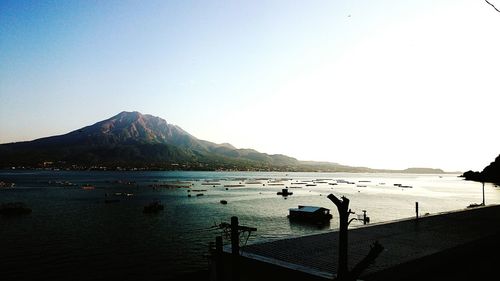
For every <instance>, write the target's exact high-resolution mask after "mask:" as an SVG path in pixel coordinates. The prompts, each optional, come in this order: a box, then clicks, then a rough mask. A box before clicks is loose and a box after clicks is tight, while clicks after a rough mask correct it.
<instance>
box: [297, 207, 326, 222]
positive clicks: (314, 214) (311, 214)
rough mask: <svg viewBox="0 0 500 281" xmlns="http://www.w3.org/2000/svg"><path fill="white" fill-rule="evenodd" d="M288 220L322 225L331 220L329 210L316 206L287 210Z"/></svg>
mask: <svg viewBox="0 0 500 281" xmlns="http://www.w3.org/2000/svg"><path fill="white" fill-rule="evenodd" d="M288 211H289V214H288V218H289V219H290V220H299V221H305V222H311V223H323V222H328V221H329V220H331V219H332V215H331V214H330V209H327V208H323V207H317V206H301V205H299V207H298V208H291V209H288Z"/></svg>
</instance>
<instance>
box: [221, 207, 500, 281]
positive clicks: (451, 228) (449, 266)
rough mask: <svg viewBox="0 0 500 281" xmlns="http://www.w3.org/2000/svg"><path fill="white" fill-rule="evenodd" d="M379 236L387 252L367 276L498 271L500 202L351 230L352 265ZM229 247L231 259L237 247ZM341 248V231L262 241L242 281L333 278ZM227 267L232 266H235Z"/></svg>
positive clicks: (252, 249)
mask: <svg viewBox="0 0 500 281" xmlns="http://www.w3.org/2000/svg"><path fill="white" fill-rule="evenodd" d="M375 241H379V242H380V244H382V246H383V247H384V251H383V252H382V253H381V254H380V255H379V256H378V258H377V259H376V261H375V263H374V264H372V265H371V266H370V267H368V269H367V270H365V271H364V272H363V274H362V275H361V277H360V279H361V280H429V279H441V280H449V279H450V278H453V279H454V280H475V279H476V280H478V279H481V278H485V277H486V276H489V274H492V273H493V274H495V275H497V273H496V272H495V269H496V267H497V266H498V265H497V264H498V261H499V260H500V258H499V255H500V206H498V205H495V206H486V207H478V208H473V209H465V210H460V211H454V212H447V213H440V214H435V215H427V216H423V217H418V218H409V219H403V220H398V221H391V222H385V223H378V224H371V225H366V226H361V227H358V228H353V229H349V246H348V252H349V260H348V266H349V268H352V267H353V266H354V265H356V263H358V262H359V261H360V260H361V259H363V257H364V256H365V255H366V254H367V253H368V252H369V250H370V246H371V245H372V244H373V243H374V242H375ZM224 252H225V253H226V254H225V256H226V258H229V255H228V254H229V253H231V249H230V248H229V247H227V248H225V249H224ZM337 253H338V232H336V231H332V232H328V233H322V234H316V235H308V236H303V237H298V238H290V239H283V240H277V241H272V242H266V243H257V244H253V245H248V246H244V247H242V248H241V251H240V257H239V268H240V271H241V272H240V274H238V275H239V276H241V280H268V279H269V280H272V279H276V280H287V281H289V280H332V279H333V278H334V277H335V276H336V273H337V270H338V269H337V266H338V255H337ZM225 264H226V265H229V263H227V262H225ZM224 267H225V269H224V271H226V272H227V271H231V267H230V266H224ZM225 275H226V276H227V277H229V276H231V275H230V274H229V275H228V274H227V273H226V274H225ZM271 278H272V279H271ZM222 279H223V280H231V279H230V278H222Z"/></svg>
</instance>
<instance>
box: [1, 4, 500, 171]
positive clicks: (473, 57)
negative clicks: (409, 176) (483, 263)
mask: <svg viewBox="0 0 500 281" xmlns="http://www.w3.org/2000/svg"><path fill="white" fill-rule="evenodd" d="M489 2H490V3H492V4H494V5H496V7H500V0H496V1H493V0H491V1H489ZM499 35H500V13H499V12H497V11H495V9H494V8H493V7H492V6H490V5H488V3H486V2H485V1H480V0H477V1H471V0H439V1H438V0H412V1H397V0H392V1H390V0H380V1H374V0H349V1H285V0H278V1H273V0H266V1H259V0H256V1H202V0H200V1H180V0H179V1H166V0H162V1H152V0H148V1H123V0H122V1H92V0H88V1H83V0H81V1H71V0H66V1H43V0H40V1H22V0H15V1H10V0H3V1H0V143H9V142H16V141H24V140H33V139H36V138H40V137H45V136H51V135H59V134H64V133H67V132H69V131H72V130H75V129H78V128H81V127H84V126H87V125H90V124H94V123H96V122H98V121H101V120H104V119H107V118H110V117H112V116H114V115H116V114H118V113H119V112H121V111H139V112H141V113H143V114H151V115H155V116H159V117H161V118H163V119H165V120H166V121H167V122H168V123H172V124H176V125H179V126H180V127H182V128H183V129H184V130H186V131H187V132H189V133H190V134H192V135H194V136H195V137H197V138H199V139H204V140H209V141H212V142H216V143H224V142H228V143H231V144H233V145H234V146H236V147H238V148H254V149H256V150H258V151H260V152H265V153H269V154H285V155H289V156H292V157H296V158H298V159H300V160H316V161H330V162H336V163H341V164H345V165H351V166H365V167H371V168H387V169H404V168H407V167H430V168H441V169H444V170H446V171H466V170H469V169H472V170H482V169H483V168H484V167H485V166H486V165H488V164H489V163H490V162H492V161H493V160H494V158H495V157H496V156H497V155H498V154H499V153H500V147H499V145H498V139H500V130H498V127H497V124H498V120H499V119H498V117H497V116H498V111H497V108H498V102H497V101H498V99H499V96H500V90H499V86H500V85H499V81H500V51H499V50H500V36H499Z"/></svg>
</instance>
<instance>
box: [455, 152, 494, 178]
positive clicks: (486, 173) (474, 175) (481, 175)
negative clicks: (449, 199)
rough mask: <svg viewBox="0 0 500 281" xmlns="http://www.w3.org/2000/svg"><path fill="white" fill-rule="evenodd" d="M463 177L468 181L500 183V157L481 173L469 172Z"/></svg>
mask: <svg viewBox="0 0 500 281" xmlns="http://www.w3.org/2000/svg"><path fill="white" fill-rule="evenodd" d="M462 177H464V178H465V179H466V180H473V181H480V182H494V183H500V155H498V156H497V158H495V161H493V162H491V163H490V164H489V165H488V166H486V167H485V168H484V169H483V170H482V171H481V172H474V171H467V172H465V173H464V174H463V175H462Z"/></svg>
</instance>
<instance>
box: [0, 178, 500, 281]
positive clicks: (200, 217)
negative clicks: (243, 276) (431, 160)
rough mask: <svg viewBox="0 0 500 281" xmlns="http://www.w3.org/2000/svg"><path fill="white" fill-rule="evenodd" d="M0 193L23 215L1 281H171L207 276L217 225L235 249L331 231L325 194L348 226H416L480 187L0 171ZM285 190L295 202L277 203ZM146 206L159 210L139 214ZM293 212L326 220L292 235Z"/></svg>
mask: <svg viewBox="0 0 500 281" xmlns="http://www.w3.org/2000/svg"><path fill="white" fill-rule="evenodd" d="M0 181H4V182H12V183H15V187H14V188H1V189H0V204H1V203H6V202H17V201H20V202H24V203H26V204H27V205H28V206H29V207H30V208H31V209H32V210H33V211H32V213H31V214H29V215H21V216H0V280H33V279H44V280H96V279H110V278H111V279H121V280H168V279H172V278H176V277H178V276H180V275H182V274H185V273H189V272H194V271H197V270H203V269H206V268H207V267H208V259H207V254H208V248H209V243H210V242H212V241H214V239H215V237H216V236H217V235H220V234H221V229H219V228H218V227H217V225H219V224H220V223H221V222H230V218H231V217H232V216H237V217H238V218H239V222H240V224H241V225H245V226H250V227H255V228H257V231H256V232H252V233H251V235H250V237H249V238H248V241H247V240H246V237H245V239H243V240H242V243H245V242H246V243H258V242H263V241H269V240H273V239H282V238H287V237H295V236H301V235H307V234H314V233H320V232H325V231H332V230H334V229H336V228H337V227H338V214H337V211H336V208H335V205H334V204H333V203H332V202H331V201H330V200H328V199H327V195H328V194H330V193H333V194H335V195H336V196H346V197H347V198H349V199H350V206H351V209H352V211H354V212H355V213H356V214H355V215H353V217H354V218H356V217H357V215H358V214H359V215H361V214H362V210H366V212H367V216H368V217H370V223H381V222H386V221H391V220H397V219H403V218H409V217H412V216H415V202H418V203H419V213H420V215H426V214H436V213H439V212H446V211H453V210H460V209H464V208H466V207H467V206H468V205H469V204H471V203H481V202H482V186H481V184H480V183H477V182H470V181H464V180H462V179H461V178H459V177H458V175H456V174H439V175H436V174H432V175H431V174H368V173H367V174H360V173H281V172H187V171H169V172H152V171H147V172H142V171H128V172H118V171H113V172H104V171H26V170H22V171H14V170H4V171H0ZM395 184H396V185H398V184H400V185H402V186H407V188H402V187H399V186H395ZM83 185H89V186H92V187H95V188H94V189H92V188H89V189H88V190H85V189H83V188H82V186H83ZM410 187H411V188H410ZM283 188H288V189H289V191H291V192H293V195H290V196H287V197H283V196H279V195H277V192H278V191H281V189H283ZM198 194H203V195H202V196H201V195H198ZM189 195H191V196H189ZM485 199H486V204H498V203H500V188H498V187H496V186H495V185H493V184H486V185H485ZM106 200H108V202H109V203H106ZM154 200H159V201H161V203H162V204H163V205H164V210H163V211H160V212H158V213H154V214H145V213H143V208H144V206H145V205H147V204H148V203H150V202H152V201H154ZM221 200H226V201H227V204H221V203H220V202H221ZM298 205H311V206H321V207H325V208H329V209H331V213H332V215H333V219H332V220H331V222H330V223H329V224H327V225H323V226H317V225H308V224H297V223H291V222H290V221H289V220H288V219H287V214H288V209H289V208H295V207H297V206H298ZM361 225H362V222H361V221H354V222H353V223H352V224H351V226H350V227H360V226H361ZM227 240H228V239H226V240H225V243H227V242H229V241H227Z"/></svg>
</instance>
